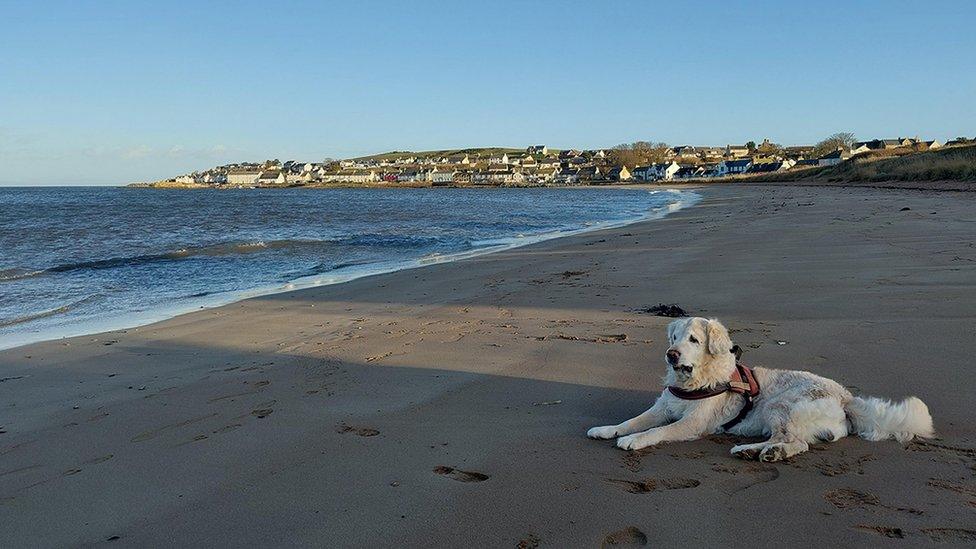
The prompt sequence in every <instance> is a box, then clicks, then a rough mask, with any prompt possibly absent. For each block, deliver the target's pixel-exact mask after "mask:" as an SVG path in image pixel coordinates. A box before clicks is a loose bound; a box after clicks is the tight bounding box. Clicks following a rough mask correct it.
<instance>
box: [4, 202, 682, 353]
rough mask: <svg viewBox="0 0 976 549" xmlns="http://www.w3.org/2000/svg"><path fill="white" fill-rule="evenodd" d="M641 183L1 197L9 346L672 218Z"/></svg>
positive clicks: (671, 207) (671, 205)
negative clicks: (623, 185)
mask: <svg viewBox="0 0 976 549" xmlns="http://www.w3.org/2000/svg"><path fill="white" fill-rule="evenodd" d="M697 199H698V195H696V194H695V193H694V192H691V191H678V190H646V189H634V188H629V189H628V188H589V189H587V188H540V189H498V188H491V189H433V188H428V189H236V190H216V189H213V190H209V189H207V190H182V189H171V190H162V189H139V188H123V187H67V186H66V187H0V348H9V347H14V346H18V345H23V344H26V343H31V342H35V341H42V340H49V339H57V338H62V337H68V336H76V335H82V334H90V333H95V332H100V331H106V330H115V329H122V328H129V327H134V326H139V325H144V324H148V323H151V322H155V321H158V320H163V319H165V318H169V317H172V316H175V315H178V314H181V313H185V312H189V311H192V310H197V309H201V308H207V307H215V306H219V305H223V304H226V303H231V302H234V301H237V300H240V299H244V298H247V297H252V296H258V295H263V294H269V293H275V292H282V291H289V290H294V289H299V288H303V287H310V286H316V285H323V284H336V283H341V282H345V281H348V280H352V279H355V278H359V277H363V276H369V275H373V274H378V273H386V272H391V271H396V270H401V269H411V268H418V267H423V266H425V265H431V264H435V263H442V262H445V261H455V260H458V259H462V258H465V257H470V256H474V255H479V254H486V253H491V252H496V251H500V250H506V249H510V248H513V247H516V246H523V245H526V244H531V243H534V242H539V241H542V240H547V239H551V238H557V237H560V236H565V235H571V234H577V233H580V232H585V231H592V230H597V229H601V228H608V227H614V226H621V225H625V224H629V223H633V222H636V221H641V220H646V219H652V218H655V217H661V216H664V215H666V214H667V213H669V212H672V211H675V210H677V209H680V208H682V207H686V206H688V205H691V204H693V203H694V202H695V201H697Z"/></svg>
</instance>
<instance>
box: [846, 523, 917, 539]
mask: <svg viewBox="0 0 976 549" xmlns="http://www.w3.org/2000/svg"><path fill="white" fill-rule="evenodd" d="M854 528H856V529H858V530H863V531H865V532H870V533H872V534H877V535H879V536H882V537H886V538H897V539H901V538H904V537H905V532H904V531H903V530H902V529H901V528H896V527H894V526H873V525H870V524H858V525H857V526H855V527H854Z"/></svg>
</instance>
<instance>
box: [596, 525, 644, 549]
mask: <svg viewBox="0 0 976 549" xmlns="http://www.w3.org/2000/svg"><path fill="white" fill-rule="evenodd" d="M645 545H647V534H645V533H644V532H641V531H640V530H638V529H637V528H636V527H634V526H630V527H627V528H624V529H623V530H618V531H616V532H613V533H612V534H607V535H606V537H604V538H603V543H602V544H601V545H600V547H604V548H606V547H643V546H645Z"/></svg>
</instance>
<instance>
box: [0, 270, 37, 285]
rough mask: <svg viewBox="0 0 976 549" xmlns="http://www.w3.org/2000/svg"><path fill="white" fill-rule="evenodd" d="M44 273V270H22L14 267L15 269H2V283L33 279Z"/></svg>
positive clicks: (0, 276)
mask: <svg viewBox="0 0 976 549" xmlns="http://www.w3.org/2000/svg"><path fill="white" fill-rule="evenodd" d="M43 272H44V271H43V270H32V269H22V268H19V267H14V268H13V269H0V282H7V281H11V280H21V279H23V278H31V277H34V276H37V275H39V274H41V273H43Z"/></svg>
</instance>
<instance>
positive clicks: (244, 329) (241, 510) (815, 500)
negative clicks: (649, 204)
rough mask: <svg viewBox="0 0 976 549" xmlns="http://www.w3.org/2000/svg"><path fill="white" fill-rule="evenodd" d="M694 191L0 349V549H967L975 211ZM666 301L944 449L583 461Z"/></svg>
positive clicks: (975, 525)
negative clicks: (881, 408) (610, 220)
mask: <svg viewBox="0 0 976 549" xmlns="http://www.w3.org/2000/svg"><path fill="white" fill-rule="evenodd" d="M703 194H704V197H705V198H704V199H703V200H702V202H701V203H699V205H697V206H695V207H693V208H689V209H687V210H683V211H680V212H678V213H675V214H673V215H671V216H669V217H668V218H666V219H664V220H659V221H650V222H646V223H641V224H638V225H632V226H629V227H624V228H620V229H613V230H607V231H602V232H597V233H589V234H586V235H581V236H576V237H571V238H565V239H560V240H556V241H551V242H546V243H542V244H538V245H534V246H531V247H526V248H521V249H517V250H512V251H509V252H505V253H499V254H494V255H490V256H484V257H479V258H474V259H470V260H465V261H461V262H457V263H452V264H444V265H437V266H432V267H428V268H424V269H419V270H412V271H404V272H400V273H394V274H390V275H382V276H376V277H371V278H367V279H361V280H358V281H354V282H351V283H347V284H342V285H337V286H331V287H322V288H315V289H310V290H302V291H297V292H291V293H287V294H279V295H274V296H267V297H263V298H257V299H251V300H248V301H244V302H241V303H236V304H232V305H228V306H225V307H221V308H217V309H211V310H205V311H200V312H197V313H193V314H188V315H184V316H180V317H177V318H174V319H172V320H168V321H165V322H162V323H159V324H155V325H151V326H146V327H142V328H139V329H131V330H128V331H120V332H110V333H104V334H98V335H95V336H86V337H78V338H74V339H70V340H60V341H53V342H47V343H41V344H35V345H31V346H27V347H20V348H16V349H11V350H7V351H3V352H0V431H2V434H0V546H3V547H26V546H49V547H54V546H76V545H97V544H102V543H113V544H115V545H118V546H154V547H160V546H188V545H194V546H245V545H247V546H320V547H337V546H363V545H373V546H377V545H378V546H390V545H397V546H411V547H412V546H455V547H457V546H472V545H474V546H490V547H506V546H508V547H511V546H515V545H517V544H521V546H523V547H532V546H535V545H536V544H537V545H539V546H543V547H546V546H548V547H575V546H582V547H596V546H600V545H601V544H604V543H617V544H618V545H624V544H628V543H636V544H639V543H641V542H644V543H646V544H647V545H649V546H665V545H691V544H693V543H698V542H702V543H704V542H714V543H718V544H721V545H732V546H742V547H756V546H768V545H772V544H779V545H783V546H788V545H799V546H812V545H817V546H840V547H849V546H855V545H866V544H870V545H874V544H887V543H902V544H910V545H912V546H919V545H939V546H944V545H947V544H958V545H970V546H971V545H972V544H973V543H974V542H976V469H974V467H976V440H974V437H976V427H974V421H973V419H972V414H973V402H974V401H976V399H974V396H973V391H974V389H973V386H974V384H973V382H972V372H971V370H972V368H973V367H974V360H973V355H974V354H976V323H974V316H976V291H974V290H976V248H974V238H976V202H974V200H973V196H972V195H971V194H957V193H949V192H943V193H938V192H924V191H904V190H877V189H845V188H814V187H802V188H799V187H797V188H790V187H745V186H722V187H712V188H709V189H707V190H704V191H703ZM903 208H910V209H907V210H903ZM660 302H664V303H677V304H679V305H681V306H682V307H684V308H686V309H688V310H689V311H691V312H692V313H694V314H700V315H707V316H714V317H718V318H720V319H722V320H723V321H725V322H726V324H727V325H728V326H729V327H730V328H731V329H732V332H733V338H734V339H735V341H736V342H737V343H738V344H740V345H741V346H742V347H743V348H744V349H745V350H746V354H745V356H744V361H745V362H747V363H749V364H752V365H762V366H767V367H781V368H802V369H808V370H811V371H814V372H816V373H819V374H823V375H827V376H830V377H833V378H835V379H837V380H839V381H840V382H842V383H844V384H846V385H848V386H850V387H852V388H855V390H857V391H861V392H864V393H867V394H875V395H881V396H890V397H901V396H905V395H909V394H916V395H918V396H920V397H921V398H923V399H924V400H926V401H927V402H928V403H929V405H930V407H931V410H932V413H933V415H934V416H935V420H936V427H937V429H938V431H939V433H940V437H941V438H940V439H938V440H936V441H931V442H916V443H911V444H908V445H907V446H903V445H900V444H898V443H896V442H893V441H889V442H881V443H869V442H865V441H862V440H858V439H855V438H847V439H844V440H842V441H840V442H838V443H835V444H830V445H823V446H818V447H816V448H814V449H813V450H812V451H810V452H809V453H807V454H804V455H801V456H798V457H797V458H795V459H793V460H791V461H789V462H786V463H782V464H776V465H769V464H759V463H754V462H744V461H739V460H737V459H735V458H733V457H731V456H730V455H729V453H728V450H729V448H730V446H731V445H732V440H730V439H728V438H727V437H721V436H716V437H710V438H708V439H706V440H701V441H697V442H690V443H680V444H668V445H664V446H661V447H657V448H652V449H648V450H644V451H641V452H624V451H622V450H618V449H617V448H615V447H614V446H613V445H612V444H611V443H609V442H599V441H593V440H587V439H586V438H585V437H584V432H585V430H586V429H587V428H588V427H591V426H594V425H600V424H606V423H608V422H611V421H618V420H621V419H624V418H627V417H630V416H631V415H633V414H635V413H637V412H640V411H642V410H643V409H644V408H645V407H647V406H648V405H649V404H650V403H651V402H652V401H653V399H654V398H655V396H656V393H657V391H659V390H660V388H661V387H660V378H661V375H662V374H663V372H664V365H663V360H662V355H663V353H664V350H665V333H664V327H665V325H666V324H667V322H668V319H666V318H660V317H655V316H651V315H647V314H641V313H640V312H638V311H637V310H638V309H639V308H641V307H647V306H651V305H656V304H658V303H660ZM781 342H782V343H781ZM899 537H904V538H905V539H904V540H900V541H899V540H897V539H892V538H899Z"/></svg>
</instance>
